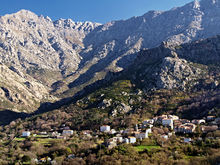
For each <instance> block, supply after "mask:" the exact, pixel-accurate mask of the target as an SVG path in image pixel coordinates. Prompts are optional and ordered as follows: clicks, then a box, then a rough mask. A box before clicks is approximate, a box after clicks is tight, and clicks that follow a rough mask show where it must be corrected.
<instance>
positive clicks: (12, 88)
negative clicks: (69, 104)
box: [0, 64, 57, 112]
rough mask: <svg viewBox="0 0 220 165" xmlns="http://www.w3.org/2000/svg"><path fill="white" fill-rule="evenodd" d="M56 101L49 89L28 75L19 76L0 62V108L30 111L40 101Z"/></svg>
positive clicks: (37, 105) (38, 104) (35, 107)
mask: <svg viewBox="0 0 220 165" xmlns="http://www.w3.org/2000/svg"><path fill="white" fill-rule="evenodd" d="M43 100H44V101H51V102H53V101H56V100H57V98H56V97H54V96H51V95H50V94H49V89H48V88H46V87H45V86H44V85H43V84H41V83H39V82H37V81H36V80H35V79H33V78H32V77H31V76H29V75H23V76H20V75H18V74H17V73H16V72H14V71H13V70H11V69H9V68H8V67H7V66H5V65H3V64H0V105H1V106H0V109H12V110H14V111H22V112H32V111H33V110H35V109H37V108H38V107H39V106H40V103H41V102H42V101H43Z"/></svg>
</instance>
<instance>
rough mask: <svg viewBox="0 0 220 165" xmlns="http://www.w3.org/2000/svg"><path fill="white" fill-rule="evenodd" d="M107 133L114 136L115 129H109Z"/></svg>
mask: <svg viewBox="0 0 220 165" xmlns="http://www.w3.org/2000/svg"><path fill="white" fill-rule="evenodd" d="M109 133H110V134H112V135H113V134H116V133H117V131H116V130H115V129H111V130H110V132H109Z"/></svg>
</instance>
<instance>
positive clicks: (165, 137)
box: [160, 135, 169, 140]
mask: <svg viewBox="0 0 220 165" xmlns="http://www.w3.org/2000/svg"><path fill="white" fill-rule="evenodd" d="M160 137H161V138H163V139H165V140H168V139H169V137H168V135H161V136H160Z"/></svg>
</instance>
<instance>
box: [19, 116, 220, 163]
mask: <svg viewBox="0 0 220 165" xmlns="http://www.w3.org/2000/svg"><path fill="white" fill-rule="evenodd" d="M219 126H220V118H217V117H216V116H207V117H206V118H203V119H194V120H191V121H190V120H187V119H180V118H179V117H178V116H175V115H161V116H156V117H154V118H152V119H147V120H144V121H142V122H141V123H137V124H136V125H135V126H134V127H133V128H126V129H121V130H115V129H114V128H111V126H110V125H102V126H100V129H99V130H82V131H80V132H78V134H82V135H83V136H84V137H86V138H87V139H92V138H96V139H99V143H98V144H97V147H98V146H100V145H103V146H105V147H106V148H108V149H112V148H114V147H116V146H118V145H120V144H124V143H125V144H131V145H135V144H136V143H137V142H138V141H142V140H144V139H147V138H149V137H150V136H152V135H156V136H160V138H161V141H163V142H165V141H166V140H168V139H169V138H170V137H172V136H173V135H176V136H179V137H180V138H181V142H182V143H192V142H193V141H195V140H200V141H202V140H205V139H203V138H202V137H201V136H199V137H198V136H193V135H194V134H198V133H200V134H207V133H209V132H214V131H217V130H219ZM164 128H166V131H163V129H164ZM75 133H76V131H74V130H71V129H70V128H69V127H68V126H66V125H65V124H62V125H61V127H60V128H59V131H54V132H39V133H37V134H36V133H35V132H32V131H23V132H22V135H21V136H20V137H17V138H25V139H26V138H30V137H35V138H38V139H60V140H67V139H70V138H71V137H73V135H74V134H75ZM210 138H213V137H210ZM15 139H16V138H15ZM74 157H75V155H73V154H70V155H69V156H68V158H74ZM46 161H51V159H50V158H42V159H40V160H38V159H36V163H41V162H46Z"/></svg>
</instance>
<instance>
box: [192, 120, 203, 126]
mask: <svg viewBox="0 0 220 165" xmlns="http://www.w3.org/2000/svg"><path fill="white" fill-rule="evenodd" d="M192 123H193V124H197V125H200V124H205V120H204V119H199V120H196V119H194V120H192Z"/></svg>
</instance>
